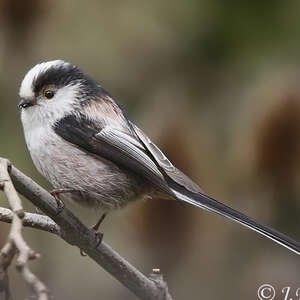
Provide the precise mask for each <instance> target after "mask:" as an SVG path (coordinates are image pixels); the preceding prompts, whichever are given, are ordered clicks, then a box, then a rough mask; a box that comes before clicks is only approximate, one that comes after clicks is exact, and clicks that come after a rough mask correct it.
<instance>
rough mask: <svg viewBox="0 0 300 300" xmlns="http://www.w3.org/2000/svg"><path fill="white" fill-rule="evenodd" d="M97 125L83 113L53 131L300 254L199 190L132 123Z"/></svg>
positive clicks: (294, 244) (293, 246)
mask: <svg viewBox="0 0 300 300" xmlns="http://www.w3.org/2000/svg"><path fill="white" fill-rule="evenodd" d="M96 124H97V122H95V120H91V119H90V118H88V117H87V116H85V115H82V114H77V115H69V116H66V117H65V118H63V119H61V120H60V121H58V122H57V123H56V125H55V128H54V130H55V131H56V133H57V134H58V135H60V136H61V137H62V138H64V139H65V140H67V141H68V142H70V143H72V144H74V145H76V146H78V147H80V148H81V149H83V150H85V151H87V152H89V153H92V154H94V155H98V156H100V157H104V158H106V159H108V160H110V161H112V162H114V163H115V164H116V165H118V166H119V167H121V168H124V169H126V170H131V171H132V172H134V173H135V174H137V175H138V176H141V178H144V179H145V180H148V181H149V182H151V183H152V184H153V185H154V186H155V187H156V188H158V189H160V190H162V191H164V192H166V193H168V194H170V195H173V197H175V198H177V199H178V200H181V201H184V202H186V203H189V204H192V205H195V206H197V207H201V208H204V209H207V210H209V211H212V212H215V213H217V214H220V215H222V216H224V217H227V218H229V219H231V220H233V221H235V222H238V223H240V224H241V225H243V226H246V227H248V228H250V229H252V230H254V231H256V232H258V233H260V234H261V235H263V236H266V237H268V238H269V239H271V240H273V241H275V242H276V243H278V244H280V245H283V246H284V247H286V248H288V249H290V250H291V251H293V252H295V253H297V254H300V245H299V243H298V242H296V241H294V240H293V239H291V238H289V237H288V236H286V235H284V234H282V233H280V232H278V231H276V230H274V229H272V228H269V227H267V226H264V225H261V224H259V223H257V222H256V221H255V220H253V219H251V218H249V217H248V216H246V215H245V214H243V213H241V212H239V211H236V210H234V209H232V208H230V207H229V206H227V205H225V204H223V203H221V202H219V201H217V200H215V199H213V198H212V197H210V196H208V195H206V194H204V193H203V192H201V190H199V188H198V186H197V185H196V184H194V183H193V182H192V181H191V180H190V179H189V178H188V177H187V176H186V175H184V174H183V173H182V172H181V171H179V170H178V169H176V168H175V167H174V166H173V165H172V164H171V163H170V161H169V160H168V159H167V158H166V157H165V155H164V154H163V153H162V152H161V151H160V150H159V149H158V148H157V146H156V145H155V144H153V143H152V142H151V141H150V140H149V138H148V137H147V136H146V135H145V134H144V133H143V132H142V131H141V130H139V129H138V128H137V127H136V126H134V125H133V124H131V123H129V125H128V128H127V127H126V126H111V125H109V124H106V125H103V124H104V123H101V122H99V124H102V125H98V126H97V125H96Z"/></svg>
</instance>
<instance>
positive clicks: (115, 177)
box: [25, 126, 145, 209]
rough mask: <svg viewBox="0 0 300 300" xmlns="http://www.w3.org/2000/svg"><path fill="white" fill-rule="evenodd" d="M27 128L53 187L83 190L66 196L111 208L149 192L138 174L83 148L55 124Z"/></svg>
mask: <svg viewBox="0 0 300 300" xmlns="http://www.w3.org/2000/svg"><path fill="white" fill-rule="evenodd" d="M25 132H26V134H25V138H26V143H27V146H28V149H29V151H30V154H31V157H32V160H33V162H34V164H35V166H36V168H37V169H38V170H39V172H40V173H41V174H42V175H44V176H45V177H46V179H47V180H49V181H50V183H51V184H52V185H53V187H54V188H71V189H76V190H80V191H81V193H74V194H73V193H72V194H70V195H64V196H65V197H64V198H71V199H73V200H75V201H78V202H80V203H81V204H86V205H93V206H99V207H101V208H105V209H107V208H109V209H110V208H116V207H120V206H123V205H125V204H126V203H128V202H129V201H131V200H133V199H136V198H137V197H139V196H141V195H142V194H144V193H145V188H144V187H143V184H142V183H141V182H139V179H138V178H137V177H136V176H135V175H134V174H132V173H130V172H124V171H123V170H121V169H120V168H119V167H117V166H116V165H115V164H114V163H112V162H110V161H107V160H105V159H104V158H100V157H98V156H94V155H91V154H88V153H87V152H85V151H82V150H81V149H79V148H77V147H76V146H74V145H72V144H70V143H68V142H66V141H65V140H63V139H62V138H61V137H59V136H58V135H56V134H55V132H54V131H53V130H52V128H49V127H46V126H43V127H38V128H35V129H32V130H30V131H25Z"/></svg>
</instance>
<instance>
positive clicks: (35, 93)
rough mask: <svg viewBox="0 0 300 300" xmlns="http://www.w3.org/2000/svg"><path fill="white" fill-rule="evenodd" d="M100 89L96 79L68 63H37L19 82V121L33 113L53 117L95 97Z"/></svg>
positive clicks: (58, 116)
mask: <svg viewBox="0 0 300 300" xmlns="http://www.w3.org/2000/svg"><path fill="white" fill-rule="evenodd" d="M100 90H101V87H100V86H99V85H98V84H97V83H96V82H94V81H93V80H92V79H91V78H90V77H88V76H87V75H85V74H84V73H83V72H82V71H81V70H80V69H79V68H78V67H77V66H74V65H72V64H71V63H68V62H65V61H63V60H53V61H48V62H43V63H40V64H38V65H36V66H34V67H33V68H32V69H30V70H29V71H28V72H27V74H26V75H25V77H24V79H23V81H22V83H21V87H20V91H19V95H20V98H21V101H20V103H19V108H20V109H21V110H22V121H23V119H26V117H27V119H33V117H34V116H35V117H39V118H51V119H52V120H53V121H55V120H57V119H59V118H61V117H63V116H64V115H65V114H67V113H68V112H70V111H72V110H74V109H75V108H76V107H77V106H79V105H80V104H81V103H82V102H84V101H87V100H88V99H92V98H94V97H97V95H98V94H99V91H100Z"/></svg>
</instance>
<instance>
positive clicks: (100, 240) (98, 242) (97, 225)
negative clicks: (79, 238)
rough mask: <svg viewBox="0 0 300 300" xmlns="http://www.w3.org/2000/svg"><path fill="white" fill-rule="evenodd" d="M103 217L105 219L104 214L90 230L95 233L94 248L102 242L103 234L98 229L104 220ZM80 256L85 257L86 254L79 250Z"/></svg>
mask: <svg viewBox="0 0 300 300" xmlns="http://www.w3.org/2000/svg"><path fill="white" fill-rule="evenodd" d="M105 217H106V213H104V214H102V216H101V218H100V219H99V221H98V222H97V223H96V224H95V225H94V226H92V228H91V229H93V230H94V231H95V237H96V239H97V242H96V248H97V247H98V246H99V245H100V244H101V242H102V240H103V235H104V234H103V232H100V231H99V228H100V225H101V223H102V222H103V220H104V219H105ZM80 254H81V256H86V254H85V253H84V252H83V251H82V250H80Z"/></svg>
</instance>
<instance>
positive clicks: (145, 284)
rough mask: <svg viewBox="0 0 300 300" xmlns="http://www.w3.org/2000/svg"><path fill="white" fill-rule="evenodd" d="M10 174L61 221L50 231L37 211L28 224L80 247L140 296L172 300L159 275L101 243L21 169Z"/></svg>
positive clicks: (21, 190)
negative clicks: (147, 273) (139, 267)
mask: <svg viewBox="0 0 300 300" xmlns="http://www.w3.org/2000/svg"><path fill="white" fill-rule="evenodd" d="M10 176H11V178H12V181H13V183H14V186H15V187H16V189H17V191H18V192H19V193H21V194H22V195H24V196H25V197H26V198H27V199H29V200H30V201H31V202H32V203H33V204H34V205H35V206H37V207H38V208H40V209H41V210H42V211H43V212H44V213H45V214H46V215H48V216H49V217H50V218H51V219H53V220H54V221H55V222H56V223H57V225H56V226H57V227H56V226H54V227H52V228H53V231H52V230H47V228H49V227H48V226H44V225H45V224H44V223H45V222H43V221H45V220H47V219H38V218H37V216H36V215H35V214H27V213H26V214H25V220H26V217H27V216H28V218H29V219H31V221H32V220H35V221H34V222H31V221H29V220H28V223H27V224H28V226H30V227H35V228H39V229H42V230H46V231H49V232H52V233H55V234H58V235H59V236H61V237H62V238H63V239H64V240H65V241H66V242H67V243H69V244H71V245H75V246H77V247H79V248H80V249H81V250H82V251H83V252H84V253H86V254H87V255H88V256H89V257H90V258H92V259H93V260H94V261H95V262H96V263H97V264H98V265H100V266H102V267H103V268H104V269H105V270H106V271H107V272H109V273H110V274H111V275H112V276H113V277H115V278H116V279H117V280H118V281H120V282H121V283H122V284H123V285H124V286H126V287H127V288H128V289H129V290H131V291H132V292H133V293H134V294H135V295H136V296H137V297H139V298H140V299H144V300H172V297H171V296H170V294H169V292H168V288H167V285H166V283H165V282H164V281H163V280H162V277H161V280H158V277H157V276H154V277H153V276H150V278H148V277H147V276H145V275H144V274H142V273H141V272H140V271H138V270H137V269H136V268H135V267H134V266H132V265H131V264H130V263H129V262H127V261H126V260H125V259H124V258H123V257H121V256H120V255H119V254H118V253H117V252H115V251H114V250H113V249H112V248H111V247H110V246H108V245H107V244H106V243H105V242H103V241H102V242H101V244H100V245H98V238H97V236H96V235H95V231H94V230H91V229H89V228H87V227H86V226H85V225H84V224H82V223H81V222H80V221H79V220H78V219H77V218H76V217H75V216H74V215H73V214H72V212H71V211H70V210H68V209H67V208H66V207H65V208H64V209H63V210H62V211H61V212H59V211H57V204H56V201H55V200H54V199H53V197H52V196H51V195H50V194H49V193H48V192H47V191H46V190H44V189H43V188H42V187H40V186H39V185H38V184H37V183H36V182H34V181H33V180H32V179H30V178H29V177H27V176H26V175H25V174H23V173H22V172H21V171H19V170H18V169H17V168H15V167H13V166H11V168H10ZM1 218H2V220H4V219H3V218H6V219H7V218H9V216H8V215H6V217H4V216H2V217H1ZM1 218H0V220H1ZM4 221H6V220H4ZM30 222H31V223H30ZM24 224H26V222H24ZM49 224H51V222H50V223H49Z"/></svg>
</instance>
